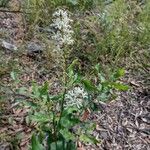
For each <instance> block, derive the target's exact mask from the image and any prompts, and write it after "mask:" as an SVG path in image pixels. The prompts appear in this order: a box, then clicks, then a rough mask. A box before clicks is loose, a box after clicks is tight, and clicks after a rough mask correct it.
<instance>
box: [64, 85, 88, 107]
mask: <svg viewBox="0 0 150 150" xmlns="http://www.w3.org/2000/svg"><path fill="white" fill-rule="evenodd" d="M85 99H88V94H87V92H85V90H84V89H83V88H82V87H75V88H74V89H73V90H69V91H68V92H67V94H66V95H65V102H66V103H65V105H64V106H65V108H67V107H70V106H76V107H77V108H81V107H82V106H83V103H84V100H85Z"/></svg>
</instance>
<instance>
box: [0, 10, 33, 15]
mask: <svg viewBox="0 0 150 150" xmlns="http://www.w3.org/2000/svg"><path fill="white" fill-rule="evenodd" d="M0 12H5V13H25V14H30V13H27V12H23V11H20V10H4V9H0Z"/></svg>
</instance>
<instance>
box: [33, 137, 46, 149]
mask: <svg viewBox="0 0 150 150" xmlns="http://www.w3.org/2000/svg"><path fill="white" fill-rule="evenodd" d="M31 146H32V148H31V150H44V147H43V146H42V144H40V142H39V140H38V138H37V137H36V136H35V134H33V135H32V138H31Z"/></svg>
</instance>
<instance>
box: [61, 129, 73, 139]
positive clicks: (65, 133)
mask: <svg viewBox="0 0 150 150" xmlns="http://www.w3.org/2000/svg"><path fill="white" fill-rule="evenodd" d="M59 132H60V133H61V135H62V136H63V137H64V139H65V141H69V140H71V141H74V140H75V136H74V135H73V134H72V133H71V132H69V131H68V130H67V129H62V130H60V131H59Z"/></svg>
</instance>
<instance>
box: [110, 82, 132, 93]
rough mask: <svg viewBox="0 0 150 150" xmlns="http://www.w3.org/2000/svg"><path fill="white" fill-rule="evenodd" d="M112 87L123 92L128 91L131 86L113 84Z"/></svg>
mask: <svg viewBox="0 0 150 150" xmlns="http://www.w3.org/2000/svg"><path fill="white" fill-rule="evenodd" d="M110 85H111V86H112V87H113V88H115V89H118V90H121V91H127V90H128V89H129V86H127V85H124V84H121V83H111V84H110Z"/></svg>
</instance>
